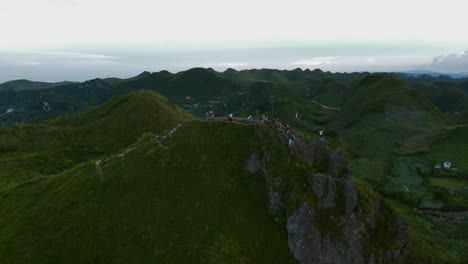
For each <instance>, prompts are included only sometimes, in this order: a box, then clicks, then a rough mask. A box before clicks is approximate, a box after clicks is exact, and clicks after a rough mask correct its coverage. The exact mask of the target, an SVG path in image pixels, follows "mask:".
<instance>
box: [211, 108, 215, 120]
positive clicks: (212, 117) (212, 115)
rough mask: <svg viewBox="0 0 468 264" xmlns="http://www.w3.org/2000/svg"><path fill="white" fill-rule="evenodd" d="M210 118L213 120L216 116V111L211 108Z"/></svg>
mask: <svg viewBox="0 0 468 264" xmlns="http://www.w3.org/2000/svg"><path fill="white" fill-rule="evenodd" d="M210 119H211V120H214V119H215V116H214V112H213V111H211V110H210Z"/></svg>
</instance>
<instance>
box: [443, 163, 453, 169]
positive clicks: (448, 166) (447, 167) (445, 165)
mask: <svg viewBox="0 0 468 264" xmlns="http://www.w3.org/2000/svg"><path fill="white" fill-rule="evenodd" d="M450 167H452V162H450V161H445V162H444V169H446V170H449V169H450Z"/></svg>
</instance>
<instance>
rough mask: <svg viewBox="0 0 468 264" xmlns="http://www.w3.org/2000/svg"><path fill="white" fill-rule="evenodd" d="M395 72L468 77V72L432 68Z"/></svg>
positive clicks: (413, 74)
mask: <svg viewBox="0 0 468 264" xmlns="http://www.w3.org/2000/svg"><path fill="white" fill-rule="evenodd" d="M394 73H397V74H398V73H401V74H406V75H409V76H421V75H429V76H433V77H438V76H449V77H451V78H454V79H459V78H467V77H468V72H459V73H446V72H445V73H444V72H436V71H431V70H411V71H402V72H394Z"/></svg>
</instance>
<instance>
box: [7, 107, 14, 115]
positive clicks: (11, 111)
mask: <svg viewBox="0 0 468 264" xmlns="http://www.w3.org/2000/svg"><path fill="white" fill-rule="evenodd" d="M13 111H14V110H13V108H8V109H7V110H6V114H11V113H13Z"/></svg>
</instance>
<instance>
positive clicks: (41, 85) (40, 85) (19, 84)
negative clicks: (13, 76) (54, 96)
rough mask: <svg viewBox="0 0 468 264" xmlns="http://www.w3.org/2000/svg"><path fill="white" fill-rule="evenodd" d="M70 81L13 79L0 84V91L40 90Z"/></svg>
mask: <svg viewBox="0 0 468 264" xmlns="http://www.w3.org/2000/svg"><path fill="white" fill-rule="evenodd" d="M69 83H71V82H57V83H48V82H34V81H30V80H14V81H9V82H4V83H1V84H0V91H14V92H17V91H23V90H40V89H47V88H52V87H56V86H61V85H65V84H69Z"/></svg>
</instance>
